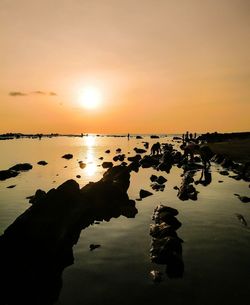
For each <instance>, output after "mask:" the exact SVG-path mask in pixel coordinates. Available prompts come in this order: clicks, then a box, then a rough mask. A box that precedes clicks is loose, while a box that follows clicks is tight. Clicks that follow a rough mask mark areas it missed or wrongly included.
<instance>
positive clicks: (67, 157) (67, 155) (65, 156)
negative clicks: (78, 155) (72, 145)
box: [62, 154, 73, 160]
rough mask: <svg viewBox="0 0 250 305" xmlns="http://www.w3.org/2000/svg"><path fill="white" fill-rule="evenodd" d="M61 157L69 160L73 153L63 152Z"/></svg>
mask: <svg viewBox="0 0 250 305" xmlns="http://www.w3.org/2000/svg"><path fill="white" fill-rule="evenodd" d="M62 158H64V159H66V160H70V159H72V158H73V155H72V154H65V155H63V156H62Z"/></svg>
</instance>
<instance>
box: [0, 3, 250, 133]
mask: <svg viewBox="0 0 250 305" xmlns="http://www.w3.org/2000/svg"><path fill="white" fill-rule="evenodd" d="M89 87H91V88H94V89H93V90H96V92H98V94H99V95H100V96H101V99H100V104H99V106H98V107H96V108H94V109H89V108H86V107H84V106H83V103H82V95H83V92H84V90H85V89H86V88H89ZM90 102H91V101H90ZM249 113H250V1H249V0H220V1H218V0H216V1H215V0H176V1H173V0H136V1H134V0H71V1H70V0H22V1H20V0H0V133H5V132H23V133H38V132H39V133H40V132H41V133H51V132H58V133H127V132H129V133H166V134H167V133H183V132H185V131H187V130H189V131H191V132H198V133H199V132H207V131H209V132H213V131H219V132H232V131H250V115H249Z"/></svg>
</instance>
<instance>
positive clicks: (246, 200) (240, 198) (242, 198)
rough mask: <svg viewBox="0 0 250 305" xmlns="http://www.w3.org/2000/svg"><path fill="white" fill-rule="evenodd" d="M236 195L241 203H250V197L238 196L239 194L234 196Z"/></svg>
mask: <svg viewBox="0 0 250 305" xmlns="http://www.w3.org/2000/svg"><path fill="white" fill-rule="evenodd" d="M234 195H235V196H237V197H238V198H239V200H240V201H241V202H244V203H248V202H250V197H247V196H240V195H238V194H234Z"/></svg>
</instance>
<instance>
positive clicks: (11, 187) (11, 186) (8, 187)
mask: <svg viewBox="0 0 250 305" xmlns="http://www.w3.org/2000/svg"><path fill="white" fill-rule="evenodd" d="M15 186H16V184H13V185H9V186H7V187H6V188H7V189H13V187H15Z"/></svg>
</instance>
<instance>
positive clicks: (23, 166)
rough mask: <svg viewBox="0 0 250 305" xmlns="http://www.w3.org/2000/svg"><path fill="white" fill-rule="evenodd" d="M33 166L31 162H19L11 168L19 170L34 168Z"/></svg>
mask: <svg viewBox="0 0 250 305" xmlns="http://www.w3.org/2000/svg"><path fill="white" fill-rule="evenodd" d="M32 167H33V166H32V165H31V164H29V163H19V164H16V165H14V166H12V167H10V168H9V170H14V171H17V172H20V171H28V170H30V169H32Z"/></svg>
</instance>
